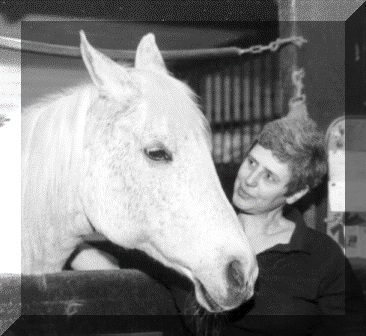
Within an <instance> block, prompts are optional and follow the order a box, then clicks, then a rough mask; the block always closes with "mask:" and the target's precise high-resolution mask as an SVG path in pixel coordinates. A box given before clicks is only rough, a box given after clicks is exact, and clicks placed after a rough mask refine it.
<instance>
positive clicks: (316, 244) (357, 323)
mask: <svg viewBox="0 0 366 336" xmlns="http://www.w3.org/2000/svg"><path fill="white" fill-rule="evenodd" d="M286 217H287V218H288V219H290V220H292V221H293V222H295V224H296V227H295V230H294V233H293V235H292V238H291V240H290V243H289V244H279V245H276V246H274V247H272V248H270V249H268V250H265V251H263V252H261V253H259V254H258V255H257V260H258V265H259V276H258V281H257V284H256V292H255V296H254V297H253V299H252V300H250V301H249V302H247V303H245V304H243V305H242V306H241V307H240V308H239V309H237V310H235V311H233V312H231V313H230V314H229V315H228V318H229V321H230V323H229V324H228V325H227V326H226V327H225V328H224V332H223V335H227V336H229V335H230V336H235V335H243V336H250V335H296V336H297V335H335V334H338V335H347V336H348V335H363V336H364V335H366V329H364V328H365V325H364V320H363V319H364V318H365V314H366V304H365V299H364V297H363V293H362V290H361V287H360V285H359V283H358V281H357V280H356V278H355V276H354V273H353V271H352V269H351V266H350V264H349V262H348V261H347V260H346V259H345V257H344V254H343V252H342V250H341V248H340V247H339V246H338V245H337V244H336V243H335V242H334V241H333V240H332V239H331V238H330V237H329V236H327V235H325V234H323V233H321V232H319V231H316V230H313V229H311V228H309V227H307V226H306V224H305V223H304V221H303V219H302V217H301V215H300V214H299V213H298V212H297V211H295V210H294V209H291V210H290V211H289V212H288V213H287V214H286Z"/></svg>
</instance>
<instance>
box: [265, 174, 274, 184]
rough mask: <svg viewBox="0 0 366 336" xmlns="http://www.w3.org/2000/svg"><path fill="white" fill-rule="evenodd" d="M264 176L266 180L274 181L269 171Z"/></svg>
mask: <svg viewBox="0 0 366 336" xmlns="http://www.w3.org/2000/svg"><path fill="white" fill-rule="evenodd" d="M265 178H266V180H269V181H271V182H276V179H275V178H274V176H273V175H272V174H271V173H266V174H265Z"/></svg>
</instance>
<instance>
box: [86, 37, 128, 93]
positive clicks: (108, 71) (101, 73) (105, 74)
mask: <svg viewBox="0 0 366 336" xmlns="http://www.w3.org/2000/svg"><path fill="white" fill-rule="evenodd" d="M80 51H81V56H82V59H83V61H84V63H85V66H86V68H87V70H88V72H89V75H90V77H91V79H92V81H93V83H94V84H95V86H96V87H97V88H98V90H99V93H100V94H101V95H108V94H109V95H113V96H115V97H121V96H125V95H127V96H129V95H131V94H132V93H133V91H135V90H134V87H135V85H134V84H133V82H132V80H131V77H130V75H129V73H128V72H127V70H126V69H125V68H124V67H123V66H121V65H119V64H118V63H116V62H114V61H113V60H111V59H110V58H109V57H107V56H105V55H104V54H102V53H101V52H99V51H98V50H96V49H95V48H94V47H93V46H92V45H91V44H90V43H89V42H88V40H87V38H86V36H85V33H84V31H83V30H81V31H80ZM121 88H123V89H121Z"/></svg>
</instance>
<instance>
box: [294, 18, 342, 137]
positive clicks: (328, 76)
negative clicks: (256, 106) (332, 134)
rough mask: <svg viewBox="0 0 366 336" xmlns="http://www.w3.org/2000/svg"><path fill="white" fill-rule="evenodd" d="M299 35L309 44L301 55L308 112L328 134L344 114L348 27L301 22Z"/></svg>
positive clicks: (331, 23) (328, 23) (299, 58)
mask: <svg viewBox="0 0 366 336" xmlns="http://www.w3.org/2000/svg"><path fill="white" fill-rule="evenodd" d="M298 31H299V33H300V34H301V35H303V36H304V38H306V39H307V40H308V43H307V44H306V45H304V47H303V48H302V49H301V50H299V52H298V62H299V66H300V67H303V68H304V69H305V73H306V76H305V81H304V83H305V88H304V90H305V91H304V92H305V93H306V95H307V100H308V110H309V113H310V115H311V116H312V117H313V118H314V120H315V121H316V122H317V123H318V125H319V126H320V127H322V128H323V129H324V131H325V130H326V129H327V128H328V126H329V124H330V123H331V122H332V121H333V120H334V119H335V118H337V117H339V116H341V115H344V113H345V64H344V62H345V23H344V22H342V21H330V22H327V21H323V22H322V21H313V22H299V23H298Z"/></svg>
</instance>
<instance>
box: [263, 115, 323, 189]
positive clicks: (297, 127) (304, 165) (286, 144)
mask: <svg viewBox="0 0 366 336" xmlns="http://www.w3.org/2000/svg"><path fill="white" fill-rule="evenodd" d="M256 143H258V144H259V145H261V146H262V147H264V148H266V149H269V150H271V151H272V153H273V155H274V156H275V157H276V158H277V159H278V160H279V161H280V162H283V163H287V164H289V168H290V170H291V173H292V177H291V180H290V182H289V183H288V185H287V188H288V190H287V193H286V196H291V195H293V194H294V193H296V192H298V191H300V190H303V189H304V188H306V187H307V186H308V187H309V188H310V189H312V188H315V187H316V186H318V185H319V184H320V183H321V181H322V178H323V177H324V175H325V174H326V173H327V156H326V150H325V137H324V134H323V132H321V131H320V130H319V128H318V126H317V125H316V123H315V122H314V121H313V120H312V119H310V118H308V117H306V118H296V117H283V118H280V119H277V120H274V121H272V122H269V123H268V124H266V125H265V126H264V128H263V130H262V132H261V133H260V135H259V137H258V140H257V142H256Z"/></svg>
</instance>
